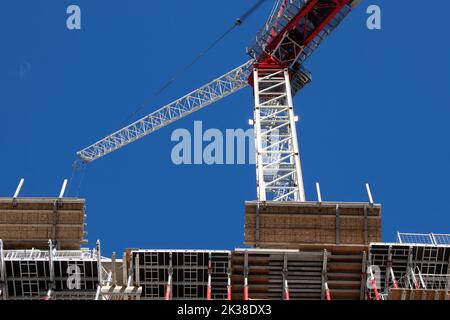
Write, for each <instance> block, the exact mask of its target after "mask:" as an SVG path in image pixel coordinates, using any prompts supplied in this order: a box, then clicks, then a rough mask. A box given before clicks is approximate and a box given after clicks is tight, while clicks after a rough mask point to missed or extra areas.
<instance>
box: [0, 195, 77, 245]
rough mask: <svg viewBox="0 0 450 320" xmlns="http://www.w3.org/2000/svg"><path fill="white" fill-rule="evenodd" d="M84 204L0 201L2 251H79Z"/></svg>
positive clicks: (62, 200) (71, 200)
mask: <svg viewBox="0 0 450 320" xmlns="http://www.w3.org/2000/svg"><path fill="white" fill-rule="evenodd" d="M84 221H85V200H84V199H75V198H17V199H13V198H0V239H2V240H3V243H4V247H5V249H30V248H36V249H46V248H47V247H48V240H49V239H51V240H52V242H53V243H54V244H55V245H56V247H57V248H58V249H62V250H79V249H80V247H81V244H82V243H83V238H84Z"/></svg>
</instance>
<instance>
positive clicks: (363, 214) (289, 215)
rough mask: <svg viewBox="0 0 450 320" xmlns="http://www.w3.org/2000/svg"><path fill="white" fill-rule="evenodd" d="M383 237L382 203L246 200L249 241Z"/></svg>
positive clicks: (275, 243) (276, 244) (279, 243)
mask: <svg viewBox="0 0 450 320" xmlns="http://www.w3.org/2000/svg"><path fill="white" fill-rule="evenodd" d="M379 241H381V205H378V204H369V203H336V202H326V203H317V202H289V203H287V202H286V203H279V202H264V203H258V202H256V201H253V202H246V203H245V244H246V245H250V246H255V247H262V248H280V247H285V248H287V247H295V246H298V245H302V244H322V245H330V244H331V245H333V244H338V245H348V244H349V245H368V244H369V243H371V242H379Z"/></svg>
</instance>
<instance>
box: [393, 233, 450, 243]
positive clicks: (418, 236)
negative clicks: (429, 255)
mask: <svg viewBox="0 0 450 320" xmlns="http://www.w3.org/2000/svg"><path fill="white" fill-rule="evenodd" d="M397 241H398V242H399V243H405V244H429V245H450V234H436V233H426V234H422V233H401V232H399V233H398V234H397Z"/></svg>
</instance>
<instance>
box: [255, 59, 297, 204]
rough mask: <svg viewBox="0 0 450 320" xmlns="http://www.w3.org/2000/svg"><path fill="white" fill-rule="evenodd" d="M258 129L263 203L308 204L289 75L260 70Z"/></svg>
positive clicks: (284, 71) (257, 79)
mask: <svg viewBox="0 0 450 320" xmlns="http://www.w3.org/2000/svg"><path fill="white" fill-rule="evenodd" d="M253 77H254V88H255V91H254V96H255V107H254V127H255V149H256V173H257V178H256V180H257V192H258V200H260V201H266V200H267V201H305V192H304V188H303V177H302V170H301V165H300V156H299V148H298V142H297V133H296V127H295V116H294V110H293V103H292V94H291V85H290V79H289V78H290V77H289V71H288V70H287V69H257V68H255V69H254V70H253Z"/></svg>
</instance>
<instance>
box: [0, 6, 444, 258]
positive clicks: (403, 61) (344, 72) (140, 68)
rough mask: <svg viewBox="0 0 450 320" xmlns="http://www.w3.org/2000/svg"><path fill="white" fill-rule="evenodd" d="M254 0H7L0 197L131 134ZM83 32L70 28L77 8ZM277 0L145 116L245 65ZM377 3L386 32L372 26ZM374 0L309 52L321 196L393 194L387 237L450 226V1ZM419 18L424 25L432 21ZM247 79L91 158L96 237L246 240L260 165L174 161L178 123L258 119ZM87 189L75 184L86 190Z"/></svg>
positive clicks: (176, 243) (302, 112)
mask: <svg viewBox="0 0 450 320" xmlns="http://www.w3.org/2000/svg"><path fill="white" fill-rule="evenodd" d="M252 3H253V1H242V0H230V1H227V2H226V4H225V2H223V1H220V2H219V1H208V0H195V1H181V0H174V1H172V2H170V3H168V2H166V1H144V0H136V1H133V2H130V1H105V0H101V1H100V0H98V1H87V0H72V1H62V0H61V1H49V0H45V1H44V0H42V1H23V0H14V1H13V0H6V1H2V2H1V4H0V43H1V47H0V121H1V122H0V147H1V148H0V150H1V157H0V177H1V180H0V196H6V197H9V196H11V195H12V193H13V192H14V190H15V187H16V185H17V183H18V181H19V178H21V177H24V178H25V179H26V183H25V186H24V188H23V192H22V195H23V196H56V195H57V194H58V192H59V188H60V185H61V183H62V180H63V179H64V178H70V176H71V173H72V169H71V165H72V163H73V161H74V160H75V153H76V151H78V150H80V149H82V148H83V147H86V146H87V145H89V144H91V143H92V142H95V141H96V140H98V139H100V138H102V137H103V136H105V135H107V134H109V133H111V132H112V131H114V130H117V129H119V128H120V127H121V124H123V123H124V121H125V120H126V119H127V117H128V116H129V115H130V114H131V113H132V112H133V111H135V110H136V108H137V107H138V106H139V105H140V104H142V103H143V102H144V101H147V100H148V99H149V98H150V97H151V96H152V93H153V92H155V91H156V90H157V89H158V88H159V87H160V86H161V85H162V84H163V83H164V82H166V81H167V80H168V79H169V78H170V77H171V76H172V75H173V74H174V73H176V72H177V71H178V70H180V69H181V68H183V67H184V66H185V65H187V64H188V63H189V62H190V61H191V60H192V59H193V58H194V57H195V56H196V55H197V54H198V53H199V52H200V51H201V50H203V49H204V48H205V47H206V46H207V45H208V44H209V43H211V42H212V41H213V40H215V39H216V38H217V37H218V36H219V35H220V34H221V33H223V32H224V31H225V30H226V29H227V28H228V27H229V26H230V25H231V24H232V23H233V22H234V19H235V18H236V17H238V16H239V15H241V14H242V13H243V12H244V11H245V10H246V9H247V8H248V7H249V6H250V5H251V4H252ZM70 4H77V5H79V6H80V7H81V10H82V30H81V31H69V30H67V28H66V17H67V15H66V13H65V12H66V8H67V6H68V5H70ZM272 4H273V1H268V2H267V3H266V4H264V5H263V6H262V7H261V8H260V9H259V10H258V11H257V12H256V13H255V14H254V15H252V16H251V17H250V18H249V20H247V21H246V23H245V24H244V25H243V26H241V27H240V28H239V29H237V30H235V31H234V32H233V33H232V34H230V35H229V36H228V37H227V38H226V39H225V40H224V41H223V42H221V43H220V45H219V46H217V47H216V48H215V49H214V50H212V51H211V52H210V53H209V54H208V55H207V56H206V57H205V58H204V59H202V60H201V61H200V62H199V63H198V64H196V65H195V67H193V68H192V69H191V71H190V72H188V73H186V74H184V75H183V76H181V77H180V78H179V79H178V80H177V81H176V82H175V83H174V84H173V85H172V86H171V87H170V88H169V89H168V90H166V91H165V92H164V93H163V94H161V95H159V96H158V97H156V98H154V99H152V101H151V103H149V104H147V105H146V107H145V109H144V110H145V113H149V112H150V111H152V110H154V109H156V108H157V107H159V106H161V105H164V104H165V103H168V102H170V101H172V100H175V99H176V98H178V97H180V96H182V95H184V94H185V93H187V92H189V91H191V90H193V89H195V88H197V87H199V86H201V85H203V84H205V83H207V82H208V81H210V80H211V79H213V78H215V77H217V76H219V75H222V74H224V73H225V72H227V71H229V70H231V69H232V68H234V67H236V66H238V65H240V64H242V63H243V62H245V61H246V60H247V59H248V58H247V56H246V54H245V47H246V46H247V45H248V44H249V42H250V40H251V38H252V36H254V35H255V33H256V32H257V30H259V28H260V27H261V26H262V24H263V23H264V21H265V19H266V18H267V16H268V14H269V12H270V9H271V7H272ZM370 4H379V5H380V6H381V9H382V30H380V31H370V30H368V29H367V28H366V26H365V21H366V19H367V14H366V13H365V9H366V8H367V6H368V5H370ZM423 10H424V9H423V7H422V1H419V0H410V1H406V0H397V1H384V2H382V1H379V0H373V1H363V2H362V5H361V6H360V7H359V8H358V9H357V10H356V11H354V12H352V13H351V14H350V16H349V17H348V18H347V19H346V20H345V22H344V23H343V24H342V25H341V27H340V28H339V29H338V30H336V31H335V32H334V34H333V35H332V36H331V37H330V38H329V39H328V40H327V41H326V42H325V43H324V44H323V45H322V46H321V47H320V48H319V50H318V51H317V52H316V53H315V54H314V56H313V57H311V59H310V60H309V61H308V62H307V68H308V69H309V70H310V71H311V72H312V73H313V82H312V83H311V84H310V85H309V86H308V87H307V88H306V89H305V90H303V91H302V92H301V93H300V95H298V96H296V97H295V99H294V103H295V108H296V113H297V114H298V115H299V116H300V118H301V121H300V122H299V124H298V131H299V139H300V148H301V154H302V164H303V171H304V176H305V187H306V192H307V198H308V199H309V200H315V199H316V196H315V189H314V183H315V182H316V181H320V183H321V186H322V196H323V198H324V200H330V201H331V200H332V201H365V200H366V199H367V198H366V194H365V189H364V184H365V183H366V182H369V183H370V184H371V187H372V193H373V196H374V199H375V201H376V202H380V203H382V205H383V238H384V240H385V241H392V240H394V236H395V232H396V231H397V230H400V231H405V232H443V233H445V232H447V233H449V232H450V217H449V213H450V203H449V202H448V201H446V200H447V198H448V190H449V188H448V181H449V180H450V170H449V160H450V150H449V147H448V145H449V143H448V141H449V137H450V126H449V125H448V119H449V118H450V95H449V94H448V90H449V89H448V84H449V80H448V77H449V74H450V60H449V59H448V57H449V56H450V46H449V44H448V40H446V39H448V26H447V23H446V22H445V21H446V19H447V16H446V12H448V11H449V10H450V3H448V2H446V1H442V3H440V7H439V10H437V11H435V12H434V14H433V18H432V20H431V18H429V17H427V16H424V15H423ZM418 21H420V22H419V23H418ZM251 116H252V92H251V90H250V89H249V88H247V89H246V90H243V91H241V92H239V93H237V94H235V95H233V96H230V97H228V98H226V99H224V100H222V101H220V102H218V103H216V104H214V105H212V106H210V107H208V108H206V109H204V110H202V111H200V112H198V113H196V114H194V115H192V116H190V117H188V118H185V119H183V120H182V121H179V122H177V123H175V124H173V125H171V126H170V127H166V128H164V129H163V130H160V131H158V132H157V133H155V134H152V135H150V136H148V137H146V138H145V139H142V140H141V141H139V142H136V143H134V144H132V145H130V146H128V147H126V148H124V149H122V150H120V151H118V152H116V153H113V154H111V155H109V156H107V157H105V158H103V159H101V160H98V161H96V162H94V163H92V164H90V165H89V166H88V167H87V170H86V174H85V177H84V180H83V183H82V184H81V188H80V196H82V197H85V198H86V199H87V214H88V220H87V223H88V232H89V234H88V239H89V245H90V246H94V244H95V240H96V239H101V240H102V243H103V249H104V251H105V253H110V252H111V251H116V252H121V251H122V250H123V249H124V248H127V247H140V248H212V249H229V248H234V247H239V246H242V241H243V216H244V201H246V200H254V199H255V198H256V187H255V184H256V183H255V169H254V166H252V165H241V166H236V165H234V166H206V165H197V166H194V165H192V166H176V165H174V164H173V163H172V161H171V158H170V155H171V150H172V148H173V146H174V145H175V143H174V142H171V141H170V136H171V133H172V131H173V130H175V129H176V128H187V129H190V130H192V128H193V122H194V121H195V120H202V121H203V126H204V127H205V128H219V129H221V130H225V129H227V128H231V129H232V128H244V129H247V128H248V119H249V118H251ZM76 189H77V188H76V186H72V188H71V190H70V192H71V194H72V195H73V194H74V193H76Z"/></svg>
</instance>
